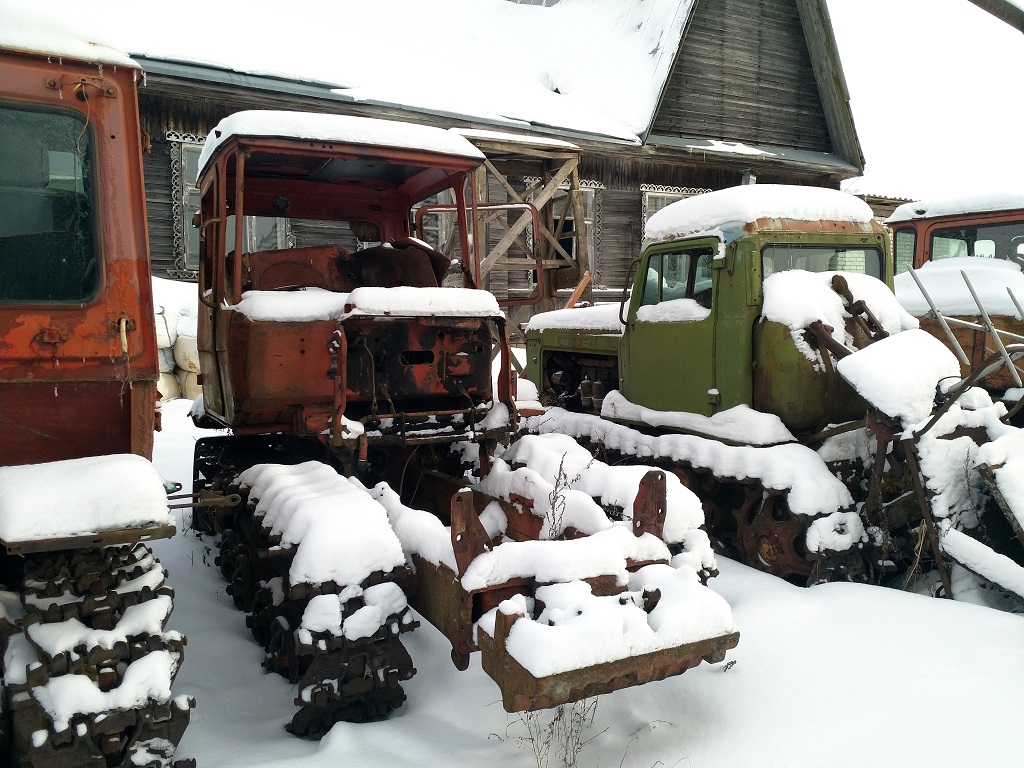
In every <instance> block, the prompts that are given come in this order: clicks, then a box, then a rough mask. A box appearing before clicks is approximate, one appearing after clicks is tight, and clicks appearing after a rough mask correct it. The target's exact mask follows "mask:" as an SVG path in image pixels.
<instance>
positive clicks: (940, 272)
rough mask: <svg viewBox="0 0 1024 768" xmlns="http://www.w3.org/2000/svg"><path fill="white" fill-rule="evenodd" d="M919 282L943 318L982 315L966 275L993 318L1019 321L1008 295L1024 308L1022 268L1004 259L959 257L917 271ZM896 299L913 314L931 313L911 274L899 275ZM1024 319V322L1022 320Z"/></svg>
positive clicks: (925, 266)
mask: <svg viewBox="0 0 1024 768" xmlns="http://www.w3.org/2000/svg"><path fill="white" fill-rule="evenodd" d="M916 274H917V278H918V280H920V281H921V284H922V285H923V286H924V289H925V291H927V292H928V295H929V296H930V297H931V299H932V301H933V302H935V306H936V307H937V308H938V310H939V312H941V313H942V314H944V315H960V316H963V315H980V314H981V312H980V311H979V310H978V304H977V303H976V302H975V300H974V296H973V295H972V294H971V291H970V289H969V288H968V287H967V281H966V280H964V274H966V275H967V277H968V279H969V280H970V281H971V286H973V288H974V290H975V292H976V293H977V294H978V299H979V300H980V301H981V304H982V306H983V307H985V311H986V312H988V313H989V314H991V315H1005V316H1008V317H1017V316H1018V314H1019V313H1018V311H1017V308H1016V306H1015V305H1014V303H1013V298H1012V297H1011V295H1010V293H1009V291H1013V296H1016V297H1017V301H1019V302H1021V304H1022V305H1024V273H1022V272H1021V268H1020V266H1019V265H1017V264H1015V263H1013V262H1012V261H1006V260H1005V259H988V258H983V257H978V256H957V257H954V258H951V259H940V260H939V261H929V262H927V263H926V264H925V265H924V266H922V267H921V268H920V269H918V270H917V271H916ZM893 284H894V286H895V288H896V297H897V298H898V299H899V300H900V303H901V304H902V305H903V306H904V308H905V309H906V310H907V311H908V312H910V314H912V315H914V316H916V317H924V316H925V315H927V314H928V313H929V312H930V311H931V309H930V307H929V306H928V302H927V301H926V300H925V297H924V294H922V293H921V289H920V288H919V287H918V286H917V283H916V282H914V278H913V277H912V276H911V275H910V273H909V272H904V273H902V274H899V275H896V279H895V280H894V281H893ZM1020 319H1024V318H1020Z"/></svg>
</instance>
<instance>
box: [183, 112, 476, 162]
mask: <svg viewBox="0 0 1024 768" xmlns="http://www.w3.org/2000/svg"><path fill="white" fill-rule="evenodd" d="M235 136H273V137H279V138H294V139H316V140H317V141H324V142H337V143H343V144H362V145H366V146H369V147H394V148H398V149H416V150H423V151H426V152H437V153H438V154H443V155H455V156H457V157H467V158H471V159H473V160H479V161H483V159H484V155H483V153H482V152H481V151H480V150H479V149H477V148H476V147H474V146H473V145H472V144H470V143H469V141H467V140H466V139H464V138H463V137H462V136H459V135H458V134H457V133H454V132H452V131H448V130H445V129H443V128H434V127H432V126H428V125H417V124H414V123H403V122H399V121H397V120H380V119H378V118H373V117H353V116H351V115H328V114H320V113H315V112H284V111H277V110H269V109H253V110H246V111H243V112H235V113H234V114H233V115H229V116H228V117H225V118H224V119H223V120H221V121H220V122H219V123H217V125H216V127H215V128H214V129H213V130H212V131H211V132H210V136H209V137H208V138H207V140H206V142H205V143H204V144H203V151H202V154H200V155H199V173H200V175H201V174H202V172H203V169H204V168H205V167H206V164H207V163H208V162H209V161H210V158H211V157H213V155H214V153H215V152H216V151H217V149H218V147H220V145H221V144H224V143H225V142H227V141H228V140H229V139H231V138H232V137H235Z"/></svg>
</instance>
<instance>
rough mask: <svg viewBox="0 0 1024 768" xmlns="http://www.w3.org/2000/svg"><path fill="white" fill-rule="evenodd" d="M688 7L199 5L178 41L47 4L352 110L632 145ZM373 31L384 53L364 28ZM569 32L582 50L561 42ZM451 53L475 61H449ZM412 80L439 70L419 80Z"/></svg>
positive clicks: (124, 15) (132, 47)
mask: <svg viewBox="0 0 1024 768" xmlns="http://www.w3.org/2000/svg"><path fill="white" fill-rule="evenodd" d="M6 2H8V3H11V4H14V2H15V0H6ZM691 5H692V0H646V1H645V2H639V3H635V4H630V5H627V6H621V5H620V4H617V3H609V4H592V3H591V2H589V0H562V1H561V2H559V3H555V4H552V5H551V6H550V7H544V6H543V5H535V4H516V3H508V2H505V0H434V2H431V3H421V2H418V1H417V0H383V1H379V2H375V3H348V4H345V6H344V7H341V6H338V5H337V4H335V3H332V2H329V0H296V2H294V3H293V4H292V5H291V6H289V9H288V13H286V14H282V13H280V9H279V8H277V7H274V6H269V5H263V4H257V5H256V6H251V5H247V6H245V7H244V8H243V7H241V6H239V5H237V4H235V3H222V4H217V5H212V6H209V7H205V8H204V9H203V14H202V23H201V24H195V25H193V27H194V28H191V29H190V30H189V34H187V35H183V34H181V29H180V27H179V26H178V25H175V24H153V23H151V20H150V19H147V18H146V17H145V16H144V15H139V14H138V13H137V12H136V11H137V7H136V5H135V4H134V3H132V2H130V1H129V0H109V1H108V2H107V3H105V4H104V13H103V14H102V18H98V17H97V18H91V17H89V16H87V15H83V14H81V13H80V6H79V4H78V3H76V2H73V1H72V0H54V2H53V3H52V4H51V6H52V8H53V11H54V13H55V14H61V15H63V16H65V17H66V18H74V19H75V21H76V23H77V25H78V26H79V27H80V28H81V29H82V30H83V34H85V33H86V31H88V33H90V34H97V35H99V36H100V38H101V39H103V40H105V41H107V42H108V43H109V44H111V45H114V46H116V47H118V48H119V49H121V50H125V51H129V52H132V53H134V54H136V55H139V56H148V57H151V58H158V59H165V60H168V61H175V62H194V63H199V64H206V65H209V66H213V67H218V68H223V69H226V70H229V71H233V72H239V73H247V74H253V75H266V76H269V77H273V78H279V79H285V80H294V81H298V82H305V83H310V84H312V85H313V86H314V87H319V88H323V89H325V90H326V89H329V88H330V89H332V91H333V93H334V94H336V95H337V96H338V97H339V98H341V99H342V100H344V101H348V102H372V103H391V104H402V105H405V106H406V107H407V108H409V109H412V110H416V111H430V112H434V113H442V114H457V115H464V116H466V117H467V118H469V119H471V120H472V122H474V123H479V122H481V121H484V122H489V123H491V124H494V125H497V126H501V127H505V128H509V129H512V130H515V129H520V130H522V129H529V128H530V127H531V126H532V125H538V126H553V127H555V128H557V129H563V130H575V131H580V132H584V133H590V134H599V135H605V136H609V137H612V138H615V139H617V140H620V141H627V142H630V143H634V144H638V143H639V139H638V134H640V133H641V132H643V131H646V129H647V128H648V125H649V123H650V121H651V115H652V113H653V110H654V108H655V105H656V104H657V101H658V99H659V97H660V95H661V87H662V85H663V83H664V81H665V78H666V77H667V74H668V72H669V69H670V68H671V66H672V64H673V62H674V59H675V53H676V49H677V45H678V41H679V38H680V36H681V34H682V30H683V25H684V23H685V21H686V18H687V13H688V10H689V8H690V6H691ZM6 14H7V11H6V9H5V10H4V17H5V18H6ZM310 20H315V21H310ZM399 21H400V22H401V23H399ZM382 25H387V35H386V37H387V43H386V45H384V46H383V47H382V42H381V36H380V35H379V34H375V33H373V30H378V29H380V28H381V26H382ZM227 29H230V30H231V34H230V35H226V34H224V30H227ZM567 29H572V30H573V31H574V36H575V37H576V38H577V39H578V40H580V41H586V44H585V45H583V44H571V43H570V44H567V41H566V37H565V30H567ZM496 35H498V36H499V37H497V38H496V37H495V36H496ZM339 38H340V39H341V40H343V43H339ZM439 41H443V43H442V42H439ZM524 46H525V48H524ZM449 49H451V50H454V49H457V50H458V61H472V62H473V65H472V66H471V67H461V66H458V64H457V62H456V61H455V60H450V59H448V58H447V54H446V51H448V50H449ZM526 49H528V50H530V51H531V52H532V54H531V55H530V56H525V57H524V56H518V57H516V66H515V67H509V66H508V64H507V61H508V56H511V55H514V53H513V52H514V51H516V50H526ZM496 51H497V52H498V54H499V55H495V53H496ZM540 53H543V55H539V54H540ZM456 70H457V76H456ZM411 72H414V73H425V72H437V73H438V75H437V76H432V77H430V82H429V85H427V84H425V83H424V79H423V77H411V76H410V73H411ZM495 82H501V83H502V87H501V88H500V89H496V88H494V87H493V84H494V83H495ZM332 86H333V88H332Z"/></svg>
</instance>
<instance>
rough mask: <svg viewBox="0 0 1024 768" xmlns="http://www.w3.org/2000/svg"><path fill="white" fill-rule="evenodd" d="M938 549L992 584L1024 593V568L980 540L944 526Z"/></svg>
mask: <svg viewBox="0 0 1024 768" xmlns="http://www.w3.org/2000/svg"><path fill="white" fill-rule="evenodd" d="M939 546H941V547H942V549H943V551H944V552H946V553H947V554H949V556H950V557H952V558H953V559H954V560H956V562H958V563H960V564H961V565H963V566H965V567H968V568H970V569H971V570H972V571H974V572H975V573H980V574H983V575H984V576H985V577H986V578H987V579H989V581H992V582H994V583H996V584H999V585H1000V586H1002V587H1005V588H1006V589H1010V590H1013V591H1014V592H1016V593H1017V594H1018V595H1021V594H1024V568H1022V567H1021V566H1019V565H1017V564H1016V563H1015V562H1013V560H1011V559H1010V558H1008V557H1006V556H1005V555H1000V554H998V553H995V552H992V550H991V549H989V548H988V547H986V546H985V545H983V544H982V543H981V542H980V541H978V540H977V539H973V538H971V537H970V536H968V535H967V534H966V533H963V532H961V531H958V530H956V529H954V528H952V527H945V528H944V529H943V531H942V534H941V536H940V537H939Z"/></svg>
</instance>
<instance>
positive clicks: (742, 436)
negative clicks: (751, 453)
mask: <svg viewBox="0 0 1024 768" xmlns="http://www.w3.org/2000/svg"><path fill="white" fill-rule="evenodd" d="M601 415H602V416H603V417H604V418H606V419H620V420H622V421H633V422H638V423H641V424H647V425H649V426H652V427H671V428H673V429H680V430H684V431H689V432H696V433H699V434H702V435H708V436H711V437H718V438H721V439H723V440H729V441H733V442H738V443H744V444H746V445H772V444H774V443H792V442H796V438H795V437H793V434H792V433H791V432H790V431H789V430H788V429H786V426H785V425H784V424H783V423H782V419H780V418H779V417H778V416H776V415H775V414H771V413H762V412H761V411H755V410H754V409H753V408H751V407H750V406H747V405H737V406H736V407H734V408H728V409H726V410H724V411H719V412H718V413H716V414H713V415H711V416H701V415H699V414H696V413H680V412H677V411H655V410H653V409H651V408H645V407H644V406H642V405H636V404H635V403H631V402H630V401H629V400H627V399H626V398H625V397H623V395H622V393H621V392H619V391H618V390H617V389H616V390H612V391H611V392H609V393H608V394H607V395H605V398H604V402H603V403H602V405H601Z"/></svg>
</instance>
